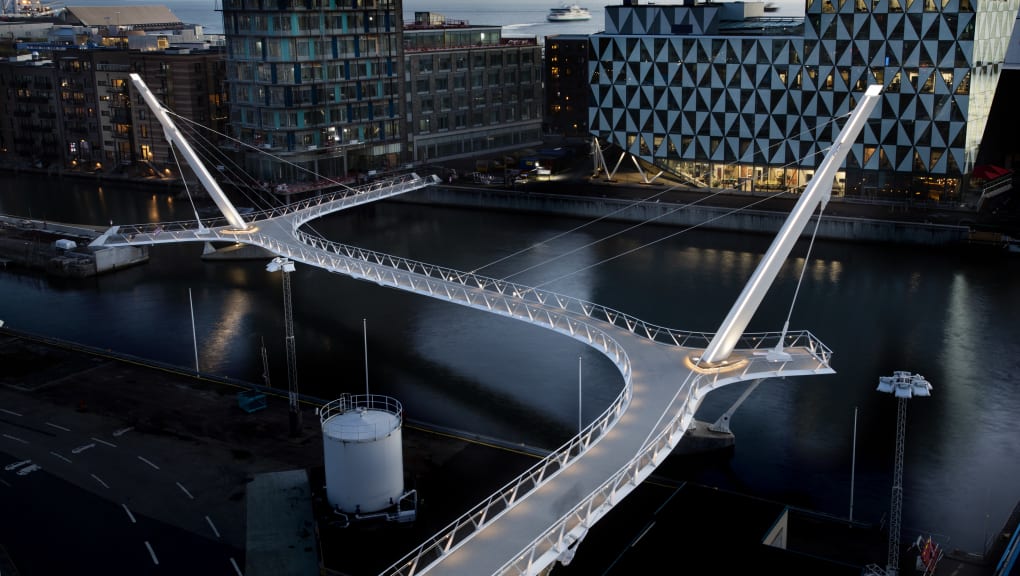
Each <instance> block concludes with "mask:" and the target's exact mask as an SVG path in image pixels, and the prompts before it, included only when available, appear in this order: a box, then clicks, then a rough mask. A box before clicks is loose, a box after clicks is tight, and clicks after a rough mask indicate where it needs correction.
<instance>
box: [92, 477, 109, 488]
mask: <svg viewBox="0 0 1020 576" xmlns="http://www.w3.org/2000/svg"><path fill="white" fill-rule="evenodd" d="M92 477H93V478H95V479H96V482H99V483H100V484H102V485H103V488H109V487H110V485H109V484H107V483H106V482H103V479H102V478H100V477H99V476H96V475H95V474H93V475H92Z"/></svg>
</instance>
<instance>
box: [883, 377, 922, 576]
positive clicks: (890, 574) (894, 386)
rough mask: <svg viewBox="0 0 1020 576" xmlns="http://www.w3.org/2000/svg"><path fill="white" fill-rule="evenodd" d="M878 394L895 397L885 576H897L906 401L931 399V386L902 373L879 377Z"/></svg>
mask: <svg viewBox="0 0 1020 576" xmlns="http://www.w3.org/2000/svg"><path fill="white" fill-rule="evenodd" d="M878 391H879V392H885V393H887V394H893V395H895V396H896V402H897V406H896V463H895V465H894V466H893V486H892V510H891V512H890V513H889V557H888V560H887V562H886V565H885V574H886V576H897V574H899V570H900V514H901V511H902V508H903V453H904V440H905V438H906V430H907V400H909V399H910V398H913V397H914V396H922V397H928V396H931V384H930V383H929V382H928V381H927V380H925V379H924V376H921V375H920V374H911V373H910V372H906V371H904V370H897V371H895V372H893V375H892V376H879V378H878Z"/></svg>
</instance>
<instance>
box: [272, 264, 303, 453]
mask: <svg viewBox="0 0 1020 576" xmlns="http://www.w3.org/2000/svg"><path fill="white" fill-rule="evenodd" d="M266 270H267V271H269V272H279V271H281V270H282V271H283V316H284V318H283V320H284V330H285V333H286V343H287V398H288V401H289V403H290V435H291V436H298V435H299V434H301V409H300V407H299V406H298V382H297V361H296V360H295V358H294V356H295V348H294V313H293V308H292V307H291V297H290V273H291V272H293V271H294V262H292V261H291V260H289V259H287V258H284V257H281V256H277V257H276V258H273V259H272V260H270V261H269V264H267V265H266Z"/></svg>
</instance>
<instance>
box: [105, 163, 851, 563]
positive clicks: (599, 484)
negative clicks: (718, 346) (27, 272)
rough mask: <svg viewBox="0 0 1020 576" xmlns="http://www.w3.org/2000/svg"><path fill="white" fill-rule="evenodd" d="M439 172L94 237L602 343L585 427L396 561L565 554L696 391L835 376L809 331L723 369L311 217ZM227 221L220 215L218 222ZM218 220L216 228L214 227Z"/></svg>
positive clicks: (632, 321)
mask: <svg viewBox="0 0 1020 576" xmlns="http://www.w3.org/2000/svg"><path fill="white" fill-rule="evenodd" d="M433 182H434V181H432V180H424V179H421V178H418V177H417V176H413V175H411V176H407V177H404V178H402V179H398V180H396V181H391V182H384V183H380V184H376V185H374V186H371V187H366V188H363V189H357V190H354V191H350V192H346V193H339V194H336V195H335V196H324V197H317V198H314V199H311V200H306V201H302V202H298V203H296V204H294V205H290V206H287V207H284V208H280V209H277V210H274V211H270V212H261V213H257V214H252V215H250V218H251V219H250V220H249V221H248V224H249V227H248V228H247V229H245V230H237V229H233V228H231V227H230V226H228V225H226V223H225V222H223V221H222V220H220V221H206V222H204V223H203V224H202V226H199V224H198V223H196V222H179V223H163V224H145V225H137V226H115V227H113V228H111V229H110V230H108V231H107V232H106V233H105V234H103V235H102V236H101V237H100V238H99V239H97V240H96V241H95V243H94V245H104V246H116V245H141V244H145V245H152V244H161V243H168V242H173V243H177V242H188V241H191V242H239V243H243V244H250V245H254V246H259V247H262V248H264V249H266V250H268V251H269V252H272V253H274V254H279V255H282V256H286V257H287V258H290V259H292V260H293V261H295V262H301V263H304V264H308V265H311V266H316V267H319V268H322V269H324V270H328V271H330V272H334V273H338V274H344V275H347V276H351V277H354V278H358V279H362V280H368V281H371V282H375V283H377V284H380V285H384V286H390V287H394V288H399V289H402V290H407V291H410V292H414V293H417V294H422V295H425V296H430V297H433V298H438V299H442V300H446V301H448V302H453V303H456V304H461V305H465V306H469V307H472V308H476V309H480V310H485V311H488V312H492V313H496V314H500V315H503V316H508V317H512V318H516V319H518V320H522V321H525V322H529V323H531V324H535V325H538V326H542V327H545V328H548V329H551V330H554V331H557V332H560V333H562V334H565V335H568V336H570V337H572V338H575V339H578V340H580V341H582V342H584V343H586V344H588V345H590V346H592V347H593V348H595V349H597V350H599V351H600V352H602V353H603V354H605V355H606V356H607V357H608V358H609V359H610V360H612V361H613V363H614V364H615V365H616V366H617V368H618V369H619V370H620V373H621V375H622V376H623V381H624V386H623V388H622V389H621V393H620V395H619V397H618V398H617V399H616V400H615V401H614V402H613V403H612V405H611V406H610V407H609V408H608V409H607V410H606V411H605V412H604V413H603V414H602V415H601V416H600V417H599V418H598V419H597V420H596V421H595V422H593V423H592V424H591V425H589V426H588V427H587V428H586V429H585V430H584V431H583V432H582V433H581V434H580V435H578V436H577V437H576V438H574V439H573V440H571V441H570V442H569V443H567V444H565V445H564V446H562V447H561V448H560V449H558V450H557V451H556V452H554V453H553V454H551V455H549V456H548V457H547V458H546V459H544V460H543V461H542V462H540V463H539V464H537V465H536V466H535V467H534V468H532V469H531V470H529V471H528V472H527V473H525V474H524V475H522V476H521V477H519V478H517V479H514V480H513V481H511V482H510V483H508V484H507V485H506V486H505V488H504V489H502V490H500V491H499V492H498V493H496V494H493V495H492V496H491V497H490V498H489V499H488V500H486V501H485V502H482V503H480V504H479V505H478V506H476V507H475V508H474V509H472V510H470V511H468V513H467V514H465V515H464V516H463V517H462V518H461V519H460V520H458V521H457V522H455V523H454V524H452V525H451V526H449V527H448V528H447V529H446V530H444V531H443V532H441V533H440V534H437V535H436V536H435V537H433V538H432V539H430V540H429V541H427V542H425V543H423V544H422V545H421V546H420V547H419V548H418V549H416V550H414V551H412V553H411V554H410V555H408V557H406V558H405V559H403V560H401V561H400V562H398V563H397V564H395V565H394V566H393V567H391V568H390V569H389V570H388V571H387V573H391V574H404V575H411V574H424V573H430V574H432V573H435V574H470V575H477V574H503V573H506V574H535V573H537V572H539V571H541V570H542V569H543V568H547V567H549V566H551V565H552V563H553V562H555V561H557V560H561V561H563V560H567V559H569V556H570V554H571V550H570V549H571V548H572V546H573V545H574V544H575V543H576V542H577V541H578V540H579V539H581V538H583V536H584V534H585V533H586V532H587V529H588V528H589V527H590V526H592V525H593V524H594V523H595V522H596V521H597V520H599V519H600V518H601V517H602V516H604V515H605V513H606V512H608V511H609V509H610V508H612V506H613V505H614V504H615V503H616V502H619V501H620V499H621V498H623V497H624V496H625V495H627V494H628V493H629V492H630V491H631V490H633V489H634V488H635V487H636V486H637V485H638V484H640V482H641V481H643V480H644V479H645V478H647V477H648V476H649V475H651V473H652V472H653V471H654V469H655V467H656V466H658V465H659V464H660V463H661V462H662V461H663V459H664V458H665V457H666V456H667V455H668V454H669V453H670V451H671V450H672V449H673V448H674V447H675V446H676V445H677V443H678V442H679V440H680V438H681V436H682V435H683V434H684V432H685V431H686V429H687V427H688V426H689V425H690V423H691V421H692V419H693V418H694V414H695V412H696V411H697V408H698V406H699V405H700V403H701V400H702V399H703V398H704V397H705V395H706V394H707V393H708V392H709V391H711V390H713V389H715V388H718V387H720V386H723V385H725V384H731V383H734V382H741V381H746V380H753V379H759V378H771V377H783V376H800V375H811V374H830V373H833V370H832V369H831V368H830V367H829V356H830V352H829V350H828V349H827V348H826V347H825V346H824V345H822V344H821V343H820V342H819V341H817V340H816V339H815V338H814V337H813V336H812V335H811V334H809V333H807V332H794V333H789V334H787V335H786V336H785V341H784V343H783V349H784V350H785V351H786V352H787V353H788V354H790V358H789V359H786V360H784V361H780V362H774V361H770V360H768V358H767V356H766V352H767V351H768V350H770V349H772V348H774V347H775V346H776V344H777V343H778V342H779V339H780V338H781V337H782V335H781V334H780V333H767V334H748V335H745V336H744V337H743V338H742V340H741V345H740V346H739V347H738V349H737V350H735V351H734V353H733V354H732V355H731V356H730V358H729V359H728V360H727V362H726V363H725V365H724V366H723V367H717V368H715V369H712V370H705V369H698V368H696V367H695V365H694V362H693V361H692V355H693V356H696V355H697V354H698V353H699V352H700V351H701V350H704V348H705V347H706V346H707V345H708V343H709V341H710V339H711V336H712V335H711V334H705V333H697V332H684V331H679V330H673V329H668V328H664V327H661V326H654V325H650V324H647V323H645V322H643V321H641V320H638V319H637V318H633V317H630V316H628V315H627V314H624V313H622V312H619V311H616V310H611V309H608V308H605V307H603V306H599V305H598V304H595V303H591V302H585V301H581V300H577V299H575V298H572V297H568V296H564V295H561V294H556V293H553V292H548V291H544V290H539V289H535V288H531V287H528V286H523V285H520V284H513V283H509V282H504V281H499V280H495V279H492V278H486V277H483V276H478V275H474V274H470V273H467V272H461V271H457V270H451V269H448V268H443V267H440V266H435V265H431V264H426V263H422V262H415V261H412V260H407V259H404V258H400V257H397V256H391V255H387V254H382V253H378V252H372V251H368V250H363V249H360V248H357V247H353V246H348V245H344V244H339V243H336V242H331V241H329V240H327V239H325V238H321V237H319V236H314V235H310V234H308V233H306V232H304V231H302V230H299V227H300V226H301V224H302V223H305V222H307V221H310V220H312V219H314V218H317V217H320V216H323V215H325V214H328V213H331V212H335V211H337V210H340V209H343V208H346V207H350V206H355V205H358V204H362V203H365V202H371V201H374V200H378V199H381V198H387V197H390V196H394V195H397V194H401V193H404V192H408V191H410V190H414V189H417V188H420V187H422V186H426V185H430V184H431V183H433ZM217 223H218V224H219V226H216V225H215V224H217ZM209 225H213V226H211V227H210V226H209Z"/></svg>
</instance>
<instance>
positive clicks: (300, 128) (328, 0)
mask: <svg viewBox="0 0 1020 576" xmlns="http://www.w3.org/2000/svg"><path fill="white" fill-rule="evenodd" d="M222 9H223V27H224V33H225V35H226V39H227V56H226V58H227V71H226V74H227V83H228V86H229V89H228V101H229V103H230V123H231V126H232V132H233V134H232V136H233V137H234V138H235V139H236V141H237V142H238V146H237V147H238V150H240V151H241V152H242V154H243V158H244V165H245V168H246V169H247V170H248V172H249V173H250V174H252V175H253V176H255V177H257V178H261V179H264V180H267V181H283V182H294V181H300V180H305V179H314V178H317V176H318V175H322V176H325V177H329V178H344V177H345V176H347V175H351V176H354V175H359V174H370V173H372V172H373V171H378V170H385V169H388V168H396V167H397V166H399V165H400V164H401V163H402V158H403V149H404V147H403V142H404V138H403V133H402V130H403V110H402V108H403V104H402V102H403V99H402V97H401V95H402V94H403V76H404V75H403V70H402V68H403V64H402V62H403V58H402V46H401V28H402V22H401V18H402V2H401V0H343V1H341V0H223V2H222Z"/></svg>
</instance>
